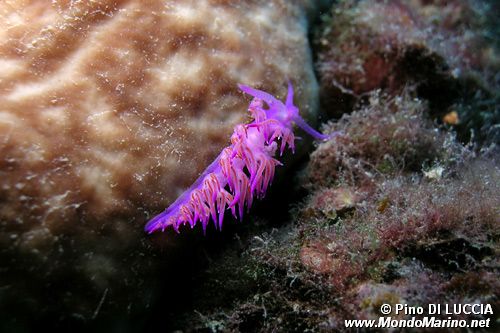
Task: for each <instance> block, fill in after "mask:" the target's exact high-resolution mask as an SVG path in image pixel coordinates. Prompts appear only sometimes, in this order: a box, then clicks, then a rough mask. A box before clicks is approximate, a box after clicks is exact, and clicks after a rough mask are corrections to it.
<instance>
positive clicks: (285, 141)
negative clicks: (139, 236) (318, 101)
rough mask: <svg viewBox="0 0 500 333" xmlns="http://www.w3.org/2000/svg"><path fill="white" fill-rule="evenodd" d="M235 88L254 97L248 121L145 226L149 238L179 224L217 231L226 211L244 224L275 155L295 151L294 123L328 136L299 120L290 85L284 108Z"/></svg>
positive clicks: (258, 92) (272, 169)
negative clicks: (204, 167)
mask: <svg viewBox="0 0 500 333" xmlns="http://www.w3.org/2000/svg"><path fill="white" fill-rule="evenodd" d="M238 86H239V88H240V90H241V91H243V92H245V93H247V94H249V95H251V96H253V97H254V98H253V100H252V101H251V102H250V105H249V107H248V111H249V112H250V115H251V116H252V118H253V121H252V122H251V123H248V124H240V125H237V126H236V127H235V129H234V132H233V134H232V135H231V145H230V146H228V147H226V148H224V149H223V150H222V152H221V153H220V154H219V156H217V158H216V159H215V160H214V161H213V162H212V163H211V164H210V166H209V167H208V168H207V169H206V170H205V171H204V172H203V173H202V174H201V176H200V177H198V179H197V180H196V181H195V182H194V184H193V185H192V186H191V187H190V188H189V189H187V190H186V191H185V192H184V193H183V194H182V195H181V196H180V197H179V198H178V199H177V200H175V201H174V203H173V204H172V205H170V207H168V208H167V209H166V210H165V211H164V212H162V213H160V214H159V215H157V216H155V217H154V218H153V219H151V220H150V221H149V222H148V223H147V224H146V227H145V230H146V231H147V232H148V233H152V232H154V231H157V230H162V231H163V230H164V229H165V228H167V227H172V228H173V229H174V230H176V231H177V232H178V231H179V227H180V226H181V225H183V224H189V225H190V226H191V228H193V227H194V226H195V225H196V223H198V222H200V223H201V224H202V227H203V231H204V232H205V231H206V228H207V225H208V223H209V221H210V220H212V221H213V223H214V226H215V228H216V229H219V230H220V229H222V224H223V219H224V214H225V212H226V211H227V210H230V211H231V213H232V215H233V216H234V217H235V218H239V219H240V220H241V219H243V212H244V210H245V207H246V209H247V210H248V209H250V207H251V206H252V203H253V199H254V198H255V197H256V198H258V199H262V198H263V197H264V196H265V194H266V191H267V189H268V187H269V186H270V185H271V183H272V180H273V178H274V173H275V169H276V166H279V165H282V164H281V162H280V161H278V160H276V159H275V158H274V156H275V155H276V152H277V150H278V149H279V152H280V156H281V155H282V154H283V152H284V150H285V149H286V148H287V147H288V148H289V149H291V150H292V151H294V149H295V136H294V133H293V124H294V123H295V124H297V126H299V127H300V128H302V129H303V130H304V131H305V132H307V133H308V134H310V135H311V136H313V137H314V138H315V139H319V140H326V139H328V138H329V137H330V136H327V135H324V134H321V133H319V132H317V131H316V130H314V129H313V128H312V127H310V126H309V125H308V124H307V123H306V122H305V121H304V120H303V119H302V118H301V117H300V115H299V111H298V108H297V107H296V106H295V105H294V104H293V87H292V84H291V83H290V82H289V84H288V95H287V98H286V102H285V104H283V102H281V101H280V100H278V99H276V98H275V97H274V96H272V95H271V94H269V93H266V92H264V91H261V90H257V89H254V88H251V87H248V86H245V85H238ZM264 103H265V104H266V105H267V108H264ZM278 143H279V147H278Z"/></svg>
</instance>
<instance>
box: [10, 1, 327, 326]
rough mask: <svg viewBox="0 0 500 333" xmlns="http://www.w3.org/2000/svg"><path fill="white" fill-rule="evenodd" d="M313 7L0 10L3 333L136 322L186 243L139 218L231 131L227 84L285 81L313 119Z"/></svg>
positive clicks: (233, 107) (185, 4) (107, 5)
mask: <svg viewBox="0 0 500 333" xmlns="http://www.w3.org/2000/svg"><path fill="white" fill-rule="evenodd" d="M302 6H307V8H308V10H310V11H309V13H305V12H304V11H303V10H302V8H303V7H302ZM315 13H316V9H315V6H314V5H313V4H311V3H305V1H301V2H300V3H299V2H296V3H295V2H294V3H291V2H284V1H281V0H276V1H274V0H273V1H267V2H263V1H250V2H241V3H237V4H236V3H234V2H227V1H217V0H203V1H191V0H180V1H174V2H172V1H159V0H153V1H147V2H144V1H138V0H127V1H122V0H101V1H49V2H47V1H42V0H35V1H9V2H1V3H0V37H1V38H0V64H1V66H2V71H1V73H0V101H1V105H2V108H1V110H0V272H1V273H0V286H1V287H0V317H1V318H0V319H1V320H0V322H1V324H0V325H9V323H13V324H12V325H14V327H10V328H9V327H8V326H0V331H23V330H28V331H29V330H31V328H33V329H35V328H36V327H39V326H33V327H32V326H30V325H32V324H33V323H34V322H35V321H40V320H47V321H46V323H47V322H49V321H50V319H52V322H51V323H54V322H63V323H69V324H75V323H78V324H80V323H94V322H100V323H101V324H103V325H109V326H112V325H113V324H115V325H118V324H117V321H119V320H124V321H125V322H127V320H132V319H130V318H134V319H133V321H134V322H136V319H137V317H134V316H135V315H136V314H138V313H140V314H145V313H149V311H150V304H151V303H153V302H154V301H155V298H156V296H155V295H157V293H156V292H154V291H153V290H158V289H161V285H162V283H163V282H164V281H169V279H171V281H172V283H173V284H178V283H179V281H178V280H176V279H177V277H181V276H183V275H182V273H181V271H182V269H183V266H182V265H180V264H179V263H178V261H177V260H178V259H177V258H176V256H173V255H171V253H177V252H176V251H178V250H177V249H179V248H183V247H182V244H183V242H186V238H180V239H175V240H174V239H171V238H170V236H168V235H166V236H165V237H163V238H162V239H163V240H162V241H156V240H155V239H153V240H148V241H146V239H145V236H144V235H143V230H142V226H143V223H144V221H145V220H146V219H148V218H150V217H151V214H152V213H153V212H157V211H160V210H161V209H163V208H164V205H165V201H173V200H174V199H175V198H176V197H177V196H178V195H179V194H180V193H181V192H182V190H183V189H185V188H186V187H187V186H189V184H190V183H191V182H192V181H193V179H196V177H197V175H198V174H199V172H200V171H202V170H203V168H204V167H206V165H207V162H209V161H210V160H212V159H213V158H214V157H215V156H216V155H217V154H218V152H220V149H221V148H222V147H223V146H224V145H225V144H226V140H227V138H228V137H229V136H230V134H231V131H232V129H233V127H234V125H235V124H237V123H241V122H244V117H245V114H244V113H243V112H241V110H242V108H243V107H245V104H246V103H245V101H244V100H243V98H242V94H241V93H240V92H239V91H238V89H237V87H236V83H237V82H246V83H248V84H251V85H253V86H256V87H259V88H261V87H265V89H267V91H269V92H271V93H273V94H276V95H277V96H283V95H284V93H285V91H284V90H285V89H282V86H281V85H282V83H283V82H284V81H286V79H288V78H293V79H296V78H297V83H296V103H297V105H300V107H301V112H302V115H303V116H304V117H305V118H310V117H311V116H313V115H314V113H315V112H316V105H317V103H318V102H317V83H316V81H315V78H314V74H313V66H312V60H311V56H310V49H309V44H308V40H307V25H308V21H307V18H306V15H310V17H314V15H316V14H315ZM298 78H300V80H298ZM297 155H298V154H297ZM172 236H173V235H172ZM186 237H189V236H186ZM193 238H194V240H193V241H192V242H191V243H196V240H197V239H196V237H195V236H193ZM153 247H155V248H157V250H156V251H153V250H152V248H153ZM165 247H167V248H168V249H169V251H162V249H163V250H164V249H165ZM186 253H189V251H187V252H186ZM185 255H186V256H188V257H189V255H188V254H185ZM178 257H179V258H186V257H183V256H178ZM189 258H192V257H189ZM186 261H189V259H186ZM164 267H168V269H172V270H176V277H173V276H172V275H171V274H170V272H168V274H166V273H164V272H163V271H162V269H163V268H164ZM174 267H175V268H177V269H175V268H174ZM160 268H161V269H160ZM184 269H185V268H184ZM165 274H166V275H168V277H165V276H164V275H165ZM158 281H162V282H161V283H159V282H158ZM181 282H182V279H181ZM47 299H50V300H51V301H50V302H47ZM169 299H171V298H169ZM101 300H102V305H101V306H99V307H98V305H99V304H100V302H101ZM163 306H164V307H167V308H168V305H165V304H163ZM96 310H98V311H96ZM141 318H144V317H141ZM137 322H138V323H139V322H141V321H137ZM16 325H18V326H16ZM23 325H27V326H26V327H25V326H23ZM137 325H140V324H137ZM69 326H71V327H74V326H73V325H69ZM119 326H120V327H123V325H122V324H121V323H120V324H119ZM88 330H91V329H88ZM110 330H113V329H112V328H110Z"/></svg>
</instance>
